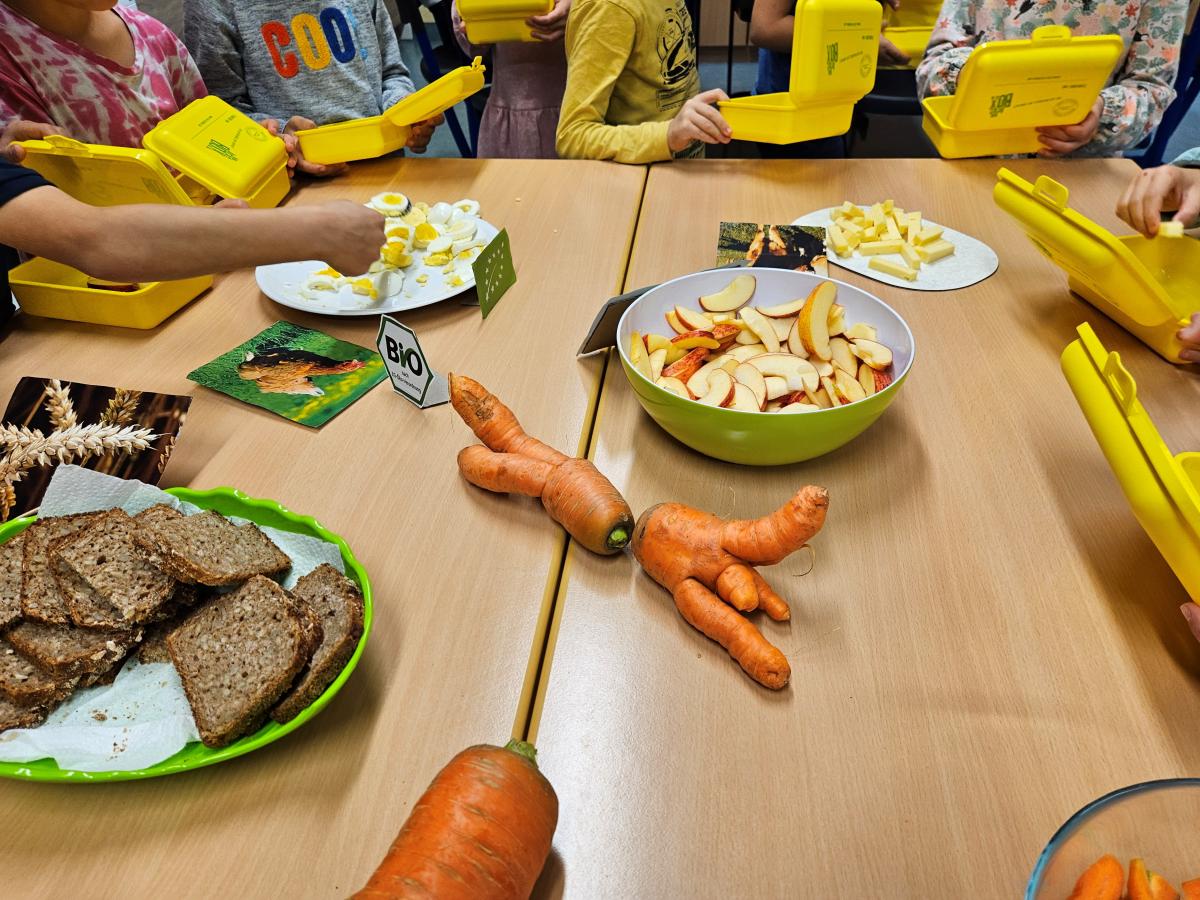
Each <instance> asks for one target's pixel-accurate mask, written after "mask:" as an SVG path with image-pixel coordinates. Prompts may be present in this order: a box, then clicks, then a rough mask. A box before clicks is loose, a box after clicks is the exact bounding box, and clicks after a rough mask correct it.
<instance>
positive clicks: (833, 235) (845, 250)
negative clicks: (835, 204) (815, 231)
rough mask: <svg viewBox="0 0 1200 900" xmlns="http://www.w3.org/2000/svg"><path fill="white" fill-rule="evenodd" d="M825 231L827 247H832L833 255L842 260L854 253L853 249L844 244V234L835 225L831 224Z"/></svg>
mask: <svg viewBox="0 0 1200 900" xmlns="http://www.w3.org/2000/svg"><path fill="white" fill-rule="evenodd" d="M825 230H826V232H827V233H828V237H829V245H830V246H831V247H833V252H834V253H836V254H837V255H838V256H840V257H842V258H843V259H844V258H845V257H847V256H849V255H850V254H851V253H853V252H854V248H853V247H851V246H850V245H849V244H848V243H846V234H845V232H843V231H842V229H840V228H838V226H837V224H836V223H833V222H831V223H830V224H829V227H828V228H827V229H825Z"/></svg>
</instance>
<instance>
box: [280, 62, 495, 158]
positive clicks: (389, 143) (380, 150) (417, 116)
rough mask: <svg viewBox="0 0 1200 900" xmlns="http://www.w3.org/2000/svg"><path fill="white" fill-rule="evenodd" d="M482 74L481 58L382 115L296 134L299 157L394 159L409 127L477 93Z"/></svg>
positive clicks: (480, 88)
mask: <svg viewBox="0 0 1200 900" xmlns="http://www.w3.org/2000/svg"><path fill="white" fill-rule="evenodd" d="M486 71H487V67H486V66H484V64H483V59H482V57H479V56H477V57H475V59H474V60H473V61H472V62H471V64H470V65H469V66H459V67H458V68H457V69H455V70H454V71H452V72H448V73H447V74H445V75H443V76H442V77H441V78H439V79H437V81H434V82H432V83H430V84H427V85H426V86H425V87H423V88H421V90H419V91H416V92H414V93H412V94H409V95H408V96H407V97H405V98H404V99H403V100H401V101H399V102H398V103H395V104H393V105H392V106H390V107H388V108H387V109H386V110H384V112H383V114H382V115H378V116H369V117H367V118H364V119H351V120H349V121H347V122H335V123H333V124H332V125H321V126H318V127H317V128H307V129H305V130H303V131H297V132H296V139H297V140H298V141H299V142H300V152H301V153H302V154H304V158H305V159H307V160H309V161H310V162H315V163H320V164H322V165H334V164H337V163H343V162H353V161H354V160H359V159H374V158H375V157H379V156H384V155H386V154H388V153H394V152H395V151H397V150H399V149H400V148H401V147H403V146H404V144H405V143H406V142H407V141H408V135H409V128H410V126H411V125H414V124H416V123H417V122H424V121H425V120H426V119H431V118H433V117H434V116H436V115H437V114H438V113H442V112H445V111H446V110H448V109H449V108H450V107H452V106H454V104H456V103H459V102H461V101H463V100H465V99H466V98H467V97H470V96H471V95H472V94H474V93H476V92H478V91H480V90H482V88H483V84H484V74H485V73H486Z"/></svg>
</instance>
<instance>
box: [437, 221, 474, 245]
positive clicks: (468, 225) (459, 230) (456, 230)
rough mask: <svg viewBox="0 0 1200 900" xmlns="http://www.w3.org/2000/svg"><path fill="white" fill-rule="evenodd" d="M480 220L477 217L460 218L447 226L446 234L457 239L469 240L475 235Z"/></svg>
mask: <svg viewBox="0 0 1200 900" xmlns="http://www.w3.org/2000/svg"><path fill="white" fill-rule="evenodd" d="M478 227H479V222H478V221H477V220H475V219H459V220H458V221H456V222H451V223H450V224H449V225H447V226H446V230H445V234H446V235H447V236H448V237H452V238H454V240H456V241H469V240H470V239H471V238H473V237H475V230H476V229H477V228H478Z"/></svg>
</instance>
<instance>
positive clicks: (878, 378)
mask: <svg viewBox="0 0 1200 900" xmlns="http://www.w3.org/2000/svg"><path fill="white" fill-rule="evenodd" d="M873 371H874V372H875V393H877V394H878V393H879V392H880V391H882V390H883V389H884V388H885V387H887V386H888V385H889V384H891V383H892V376H891V375H889V374H888V373H887V372H880V371H879V370H878V369H874V370H873Z"/></svg>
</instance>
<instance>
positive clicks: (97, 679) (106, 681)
mask: <svg viewBox="0 0 1200 900" xmlns="http://www.w3.org/2000/svg"><path fill="white" fill-rule="evenodd" d="M124 664H125V660H123V659H118V660H115V661H114V662H113V664H112V665H111V666H109V667H108V668H107V669H105V670H104V671H102V672H93V673H92V674H91V675H84V676H83V677H81V678H80V679H79V686H80V687H81V688H86V687H107V686H108V685H110V684H112V683H113V682H114V681H116V680H117V675H119V674H120V672H121V667H122V666H123V665H124Z"/></svg>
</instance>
